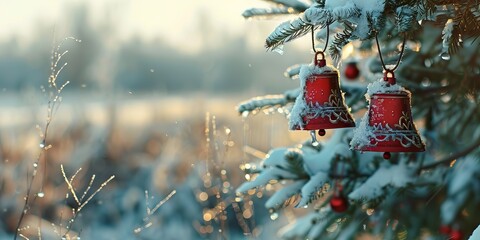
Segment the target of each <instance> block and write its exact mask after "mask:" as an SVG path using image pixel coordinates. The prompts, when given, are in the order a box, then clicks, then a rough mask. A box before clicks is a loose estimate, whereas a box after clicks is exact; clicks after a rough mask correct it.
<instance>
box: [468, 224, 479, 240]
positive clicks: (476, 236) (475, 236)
mask: <svg viewBox="0 0 480 240" xmlns="http://www.w3.org/2000/svg"><path fill="white" fill-rule="evenodd" d="M478 239H480V225H478V226H477V228H476V229H475V231H473V233H472V235H471V236H470V238H468V240H478Z"/></svg>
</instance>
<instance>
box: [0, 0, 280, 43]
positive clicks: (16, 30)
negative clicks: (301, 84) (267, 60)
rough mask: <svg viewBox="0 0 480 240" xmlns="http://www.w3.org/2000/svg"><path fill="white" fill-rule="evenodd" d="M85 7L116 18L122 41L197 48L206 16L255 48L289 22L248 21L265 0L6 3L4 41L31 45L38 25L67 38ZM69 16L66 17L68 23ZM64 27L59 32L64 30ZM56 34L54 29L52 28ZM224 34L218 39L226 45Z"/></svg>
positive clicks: (1, 7) (1, 25)
mask: <svg viewBox="0 0 480 240" xmlns="http://www.w3.org/2000/svg"><path fill="white" fill-rule="evenodd" d="M72 3H86V4H87V5H88V7H89V9H90V10H91V12H92V13H93V14H92V16H90V17H91V18H90V20H91V21H92V22H93V23H95V22H101V21H99V20H100V19H102V18H107V19H111V20H112V21H113V22H114V23H115V25H116V26H115V27H116V28H117V30H118V33H117V34H118V37H119V38H120V40H124V39H128V38H130V37H132V36H133V35H138V36H141V37H142V38H144V39H147V40H150V39H155V38H162V39H164V40H166V41H167V42H168V43H170V44H172V45H173V46H179V47H180V46H188V47H189V48H190V49H195V48H198V47H199V46H195V45H194V44H195V43H194V42H195V41H192V39H195V38H196V37H197V36H198V35H199V29H198V26H199V25H200V23H199V20H200V19H201V18H200V16H202V15H203V16H204V17H205V16H207V17H206V18H207V19H208V23H209V25H211V28H212V29H213V30H220V31H225V32H226V33H228V34H230V35H240V34H245V35H248V37H246V39H247V40H248V41H249V44H250V43H251V44H252V45H254V46H258V47H259V48H262V47H263V42H264V39H265V37H266V36H267V35H268V34H269V32H270V31H271V30H273V28H274V27H275V26H276V25H277V24H279V23H281V22H282V21H285V20H286V19H282V18H277V19H273V20H253V21H249V20H245V19H243V17H242V16H241V14H242V12H243V11H244V10H245V9H248V8H251V7H265V6H270V5H268V4H267V3H266V2H265V1H260V0H183V1H178V0H171V1H166V0H41V1H39V0H12V1H7V0H2V1H1V3H0V16H1V19H2V20H1V21H0V41H2V40H5V39H8V38H11V37H12V36H19V37H20V39H21V40H25V41H28V40H29V39H30V37H31V33H32V32H33V31H34V28H35V27H36V26H38V25H37V24H38V23H42V24H45V25H47V26H48V25H51V26H52V29H53V28H55V29H57V30H56V35H62V32H64V31H67V30H61V29H62V26H63V24H65V23H67V22H68V21H69V19H68V17H65V12H66V8H67V6H69V5H72ZM65 18H66V19H65ZM59 29H60V30H59ZM52 32H53V30H52ZM221 38H222V36H218V37H214V39H218V41H221V40H222V39H221Z"/></svg>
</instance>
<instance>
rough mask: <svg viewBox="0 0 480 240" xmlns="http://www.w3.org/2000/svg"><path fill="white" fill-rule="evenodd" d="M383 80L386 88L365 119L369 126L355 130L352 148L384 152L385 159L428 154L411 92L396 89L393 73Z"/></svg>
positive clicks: (376, 95) (372, 99)
mask: <svg viewBox="0 0 480 240" xmlns="http://www.w3.org/2000/svg"><path fill="white" fill-rule="evenodd" d="M383 80H384V81H386V82H387V83H385V84H384V86H385V87H386V88H385V89H384V90H383V91H380V92H376V93H373V94H372V96H371V97H370V106H369V108H368V118H367V119H365V118H363V119H362V121H368V123H365V122H362V123H361V124H360V128H362V127H363V128H364V129H360V130H359V131H355V133H354V137H353V140H352V145H353V147H354V148H355V149H356V150H360V151H372V152H385V153H384V158H385V159H388V158H390V152H423V151H425V145H424V144H423V142H422V140H421V138H420V136H419V135H418V132H417V129H416V128H415V124H414V123H413V120H412V112H411V108H410V104H411V103H410V98H411V93H410V92H409V91H406V90H404V89H403V88H400V87H398V86H394V85H395V84H396V79H395V76H394V74H393V72H392V71H387V72H386V73H385V75H384V78H383ZM395 87H397V88H395ZM388 88H390V90H389V89H388ZM359 135H362V136H359Z"/></svg>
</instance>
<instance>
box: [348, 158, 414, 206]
mask: <svg viewBox="0 0 480 240" xmlns="http://www.w3.org/2000/svg"><path fill="white" fill-rule="evenodd" d="M415 171H416V168H409V167H408V166H407V164H406V163H405V161H402V162H400V163H399V164H397V165H391V164H390V163H388V164H387V163H384V164H383V165H382V166H381V167H380V168H379V169H378V170H377V171H376V172H375V173H374V174H373V175H372V176H371V177H370V178H368V180H367V181H365V183H363V184H362V185H360V186H359V187H357V188H356V189H355V190H354V191H352V192H351V193H350V194H349V195H348V197H349V198H350V199H354V200H364V199H366V200H370V199H375V198H378V197H380V196H382V195H384V194H385V191H386V189H385V188H386V187H387V186H392V187H394V188H404V187H406V186H407V184H409V183H414V182H415V180H416V178H415V177H414V176H415Z"/></svg>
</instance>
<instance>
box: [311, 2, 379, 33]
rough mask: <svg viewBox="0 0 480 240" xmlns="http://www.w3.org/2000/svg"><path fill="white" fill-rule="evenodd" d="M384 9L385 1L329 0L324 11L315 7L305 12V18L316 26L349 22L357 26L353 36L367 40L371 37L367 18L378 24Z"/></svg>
mask: <svg viewBox="0 0 480 240" xmlns="http://www.w3.org/2000/svg"><path fill="white" fill-rule="evenodd" d="M384 9H385V1H384V0H327V1H325V8H324V9H322V8H319V7H318V6H317V5H313V6H312V7H310V8H308V9H307V10H306V11H305V15H304V17H305V20H307V21H308V22H309V23H312V24H315V25H320V24H324V23H325V22H326V21H329V20H348V21H350V22H352V23H353V24H354V25H356V29H355V31H354V32H353V34H354V35H355V36H357V37H359V38H360V39H366V38H368V37H369V35H370V28H369V25H370V24H369V22H368V18H367V16H368V15H370V16H371V18H372V20H373V22H374V23H376V22H378V20H377V19H378V18H379V17H380V16H381V15H382V14H383V11H384Z"/></svg>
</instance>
